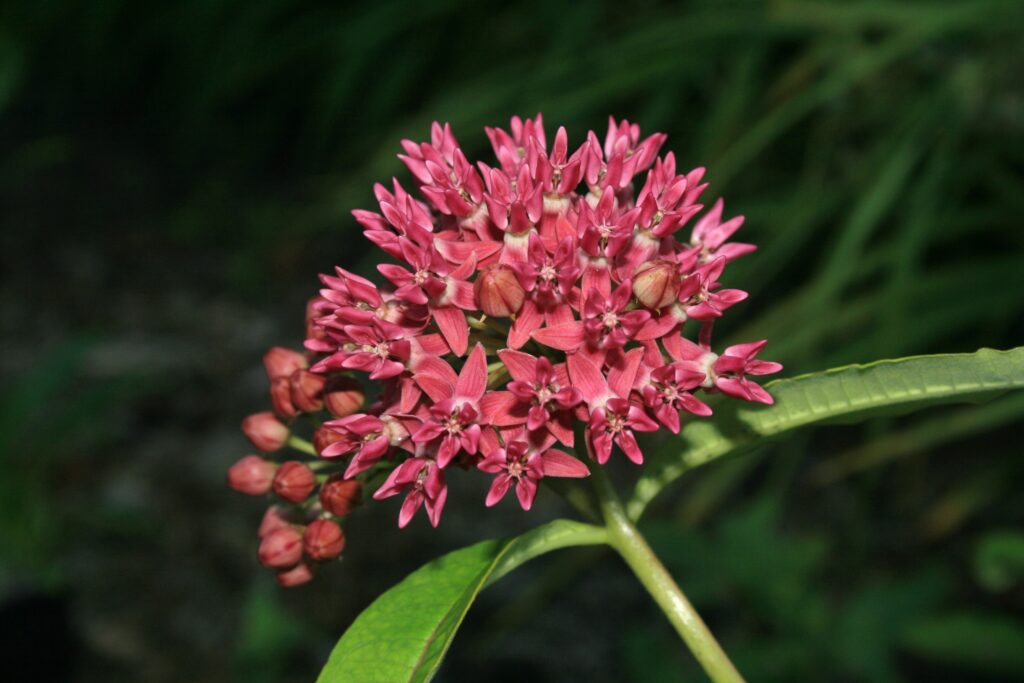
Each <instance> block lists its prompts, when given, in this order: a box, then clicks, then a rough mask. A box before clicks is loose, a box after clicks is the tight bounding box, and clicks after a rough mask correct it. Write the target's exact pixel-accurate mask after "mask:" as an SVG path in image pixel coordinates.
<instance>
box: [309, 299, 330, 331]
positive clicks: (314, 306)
mask: <svg viewBox="0 0 1024 683" xmlns="http://www.w3.org/2000/svg"><path fill="white" fill-rule="evenodd" d="M322 303H326V299H324V298H323V297H322V296H315V297H313V298H312V299H310V300H309V301H307V302H306V338H307V339H324V338H325V337H326V336H327V335H325V334H324V328H323V327H321V326H320V325H317V324H316V322H315V321H316V319H317V318H322V317H323V313H322V312H321V311H320V309H319V308H318V307H319V305H320V304H322Z"/></svg>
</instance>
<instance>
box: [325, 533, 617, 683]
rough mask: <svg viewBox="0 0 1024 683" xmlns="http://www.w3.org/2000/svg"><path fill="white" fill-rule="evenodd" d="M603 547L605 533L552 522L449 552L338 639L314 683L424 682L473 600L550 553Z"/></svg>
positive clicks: (371, 608)
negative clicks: (529, 563)
mask: <svg viewBox="0 0 1024 683" xmlns="http://www.w3.org/2000/svg"><path fill="white" fill-rule="evenodd" d="M604 542H605V530H604V529H603V528H601V527H596V526H592V525H590V524H582V523H579V522H573V521H570V520H555V521H553V522H550V523H548V524H545V525H543V526H540V527H537V528H536V529H533V530H532V531H528V532H527V533H525V534H523V535H521V536H516V537H515V538H511V539H504V540H491V541H484V542H482V543H477V544H476V545H472V546H469V547H467V548H462V549H460V550H456V551H454V552H451V553H448V554H447V555H444V556H442V557H439V558H438V559H436V560H434V561H432V562H430V563H428V564H426V565H424V566H422V567H420V568H419V569H417V570H416V571H414V572H413V573H412V574H410V575H409V576H407V577H406V578H405V580H404V581H402V582H401V583H400V584H398V585H397V586H395V587H393V588H391V589H390V590H388V591H387V592H386V593H384V594H383V595H381V596H380V597H379V598H377V599H376V600H375V601H374V602H373V604H372V605H370V606H369V607H368V608H366V609H365V610H364V611H363V612H362V614H360V615H359V616H358V617H357V618H356V620H355V621H354V622H353V623H352V625H351V626H350V627H349V628H348V630H347V631H345V633H344V635H342V637H341V640H339V641H338V644H337V645H336V646H335V647H334V651H333V652H332V653H331V657H330V659H329V660H328V662H327V665H326V666H325V667H324V669H323V671H322V672H321V673H320V677H319V678H318V679H317V681H318V683H334V682H336V681H363V682H364V683H399V682H400V681H409V682H412V681H429V680H430V679H431V678H432V677H433V676H434V674H435V673H436V672H437V669H438V667H440V666H441V660H442V659H443V658H444V655H445V652H447V650H448V647H449V646H450V645H451V642H452V639H453V638H455V632H456V631H457V630H458V628H459V625H460V624H461V623H462V620H463V619H464V618H465V616H466V612H467V611H469V608H470V606H471V605H472V604H473V600H475V599H476V596H477V594H478V593H479V592H480V591H481V590H482V589H483V588H485V587H486V586H488V585H490V584H491V583H493V582H494V581H497V580H498V579H499V578H501V577H502V576H504V575H505V574H507V573H508V572H510V571H512V570H513V569H515V568H516V567H518V566H519V565H521V564H523V563H524V562H527V561H528V560H530V559H532V558H534V557H536V556H538V555H541V554H543V553H546V552H548V551H550V550H555V549H558V548H565V547H569V546H575V545H597V544H600V543H604Z"/></svg>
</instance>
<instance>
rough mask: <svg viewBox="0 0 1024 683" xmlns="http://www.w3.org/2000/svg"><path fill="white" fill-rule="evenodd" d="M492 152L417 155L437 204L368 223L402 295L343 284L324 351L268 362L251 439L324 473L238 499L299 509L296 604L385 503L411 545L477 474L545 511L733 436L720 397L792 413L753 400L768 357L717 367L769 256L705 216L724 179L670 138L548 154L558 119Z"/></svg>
mask: <svg viewBox="0 0 1024 683" xmlns="http://www.w3.org/2000/svg"><path fill="white" fill-rule="evenodd" d="M486 133H487V136H488V138H489V139H490V142H491V145H492V147H493V149H494V154H495V157H496V159H497V161H496V163H485V162H477V163H476V164H473V163H471V162H470V161H469V160H468V159H467V158H466V156H465V155H464V154H463V152H462V149H461V148H460V146H459V144H458V142H457V141H456V139H455V136H454V135H453V133H452V131H451V128H450V127H449V126H448V125H444V126H442V125H440V124H437V123H435V124H434V126H433V128H432V130H431V139H430V141H429V142H421V143H417V142H412V141H410V140H404V141H403V142H402V147H403V152H404V153H402V154H400V155H399V158H400V159H401V160H402V161H403V162H404V163H405V165H406V166H407V167H408V169H409V171H410V172H411V173H412V176H413V177H414V179H415V184H416V186H417V188H418V190H419V193H418V195H414V194H412V193H410V192H409V191H407V190H406V188H405V187H404V186H403V185H402V184H400V183H399V181H398V180H393V181H392V184H391V185H390V186H385V185H382V184H378V185H376V186H375V187H374V194H375V196H376V199H377V203H378V207H379V209H378V210H377V211H366V210H357V211H354V212H353V213H354V216H355V219H356V221H357V222H358V223H359V224H360V225H361V226H362V228H363V231H364V234H365V236H366V237H367V238H368V239H369V240H370V241H371V242H373V243H374V244H375V245H377V246H378V247H379V248H380V249H381V250H382V251H383V252H384V253H385V254H386V255H387V257H388V259H387V262H385V263H381V264H380V265H378V266H377V270H378V272H379V273H380V275H381V276H382V280H381V283H380V284H375V283H374V282H372V281H371V280H369V279H366V278H364V277H361V276H359V275H356V274H354V273H351V272H349V271H347V270H344V269H343V268H340V267H338V268H336V269H335V272H334V273H333V274H330V275H322V276H321V281H322V283H323V288H322V289H321V290H320V293H319V296H317V297H315V298H314V299H313V300H311V302H310V303H309V305H308V307H307V316H306V318H307V320H306V323H307V338H306V341H305V351H304V352H298V351H291V350H287V349H283V348H275V349H272V350H271V351H270V352H268V354H267V356H266V357H265V365H266V367H267V374H268V377H269V379H270V396H271V402H272V404H273V411H272V412H266V413H257V414H255V415H252V416H250V417H249V418H247V419H246V421H245V422H244V423H243V430H244V432H245V433H246V435H247V436H248V437H249V439H250V440H251V441H252V443H253V445H254V446H255V447H256V448H257V449H259V450H261V451H264V452H273V451H276V450H278V449H280V448H282V447H284V446H285V445H289V444H290V445H292V446H296V447H298V448H299V449H300V450H302V449H305V450H306V451H307V454H308V455H309V456H310V457H309V460H310V461H301V460H286V461H285V462H283V463H280V464H277V463H276V462H273V461H271V460H270V459H269V458H267V457H265V456H255V455H250V456H247V457H245V458H243V459H242V460H240V461H239V462H238V463H236V464H235V465H234V466H233V467H232V469H231V472H230V473H229V482H230V484H231V486H232V487H233V488H235V489H236V490H239V491H242V492H244V493H249V494H253V495H264V494H266V493H268V492H270V491H272V492H273V493H274V495H276V496H277V498H279V499H280V501H279V503H278V504H277V505H275V506H274V507H272V508H271V509H270V510H269V511H268V513H267V517H266V518H265V519H264V524H263V528H261V530H260V536H261V539H262V540H261V543H260V559H261V561H262V562H263V564H264V565H266V566H268V567H271V568H273V569H275V570H276V571H278V572H279V574H278V576H279V579H280V581H281V582H282V583H283V584H285V585H294V584H296V583H301V582H303V581H305V580H308V578H309V576H311V570H312V568H314V567H315V566H316V563H318V562H323V561H325V560H329V559H332V558H334V557H337V555H338V554H339V553H340V552H341V549H342V547H343V546H344V535H343V534H342V532H341V526H340V522H343V521H344V518H345V517H346V516H347V515H348V514H349V513H350V512H351V509H352V508H353V506H354V505H355V504H356V503H357V502H358V501H359V499H360V495H361V492H362V490H363V489H364V488H367V490H368V491H370V492H371V493H372V498H373V499H378V500H379V499H385V498H391V497H396V496H402V497H403V502H402V504H401V507H400V511H399V515H398V525H399V526H400V527H404V526H406V525H407V524H408V523H409V521H410V520H411V519H412V518H413V516H414V515H415V514H416V512H417V511H418V510H420V509H421V508H423V509H424V510H425V512H426V516H427V519H428V520H429V522H430V524H432V525H434V526H437V524H438V522H439V521H440V519H441V514H442V511H443V509H444V505H445V501H446V499H447V494H448V486H447V478H448V476H450V475H451V474H453V473H455V472H458V471H468V470H477V471H479V472H482V473H484V474H485V475H488V476H490V477H492V483H491V486H490V489H489V491H488V493H487V495H486V498H485V500H484V502H485V504H486V505H487V506H492V505H495V504H496V503H498V502H499V501H500V500H501V499H502V498H504V497H505V496H506V494H508V492H509V491H513V492H514V496H515V498H516V499H517V500H518V503H519V505H520V506H521V507H522V508H523V509H524V510H528V509H529V508H530V506H531V505H532V504H533V501H534V498H535V496H536V494H537V490H538V485H539V483H540V482H541V481H542V480H543V479H545V478H547V477H584V476H587V474H588V473H589V470H588V467H587V465H586V464H584V460H585V459H588V458H589V459H590V460H592V461H595V462H596V463H598V464H600V465H603V464H604V463H606V462H607V461H608V460H609V458H611V457H612V455H613V452H615V451H616V449H617V450H618V451H620V452H621V453H622V455H623V456H624V457H626V458H628V459H629V460H630V461H632V462H634V463H636V464H638V465H639V464H641V463H642V462H643V457H644V456H643V453H642V451H641V448H640V446H639V444H638V442H637V438H636V434H637V433H639V432H653V431H657V430H659V429H662V428H664V429H667V430H669V431H671V432H673V433H678V432H679V430H680V427H681V421H682V418H681V416H686V417H687V419H689V418H691V417H706V416H709V415H711V408H710V407H709V406H708V405H707V404H706V403H705V402H704V401H702V400H701V398H699V396H700V395H702V394H709V393H716V392H717V393H721V394H725V395H728V396H731V397H735V398H738V399H742V400H745V401H757V402H761V403H771V402H772V398H771V396H770V395H769V394H768V393H767V392H766V391H765V390H764V389H763V388H762V387H761V386H759V385H758V384H757V383H755V382H754V380H753V378H754V377H756V376H758V375H765V374H770V373H774V372H777V371H779V370H780V369H781V367H782V366H781V365H779V364H778V363H773V362H769V361H764V360H760V359H758V357H757V356H758V354H759V353H760V351H761V350H762V349H763V348H764V346H765V343H766V342H765V341H763V340H762V341H758V342H753V343H747V344H738V345H735V346H730V347H728V348H725V349H724V350H721V351H720V352H715V351H713V350H712V345H711V332H712V325H713V323H714V321H715V320H716V319H718V318H719V317H721V316H722V315H723V314H724V313H725V312H726V311H727V310H728V309H729V308H730V307H732V306H733V305H735V304H736V303H738V302H740V301H742V300H743V299H745V298H746V297H747V294H746V292H743V291H740V290H738V289H728V288H724V287H723V286H722V284H721V282H720V280H721V278H722V276H723V272H724V269H725V267H726V266H727V265H728V264H729V263H730V262H732V261H733V260H735V259H737V258H740V257H741V256H744V255H745V254H748V253H750V252H751V251H753V250H754V249H755V247H754V246H753V245H751V244H745V243H741V242H730V241H729V240H730V239H731V238H732V236H733V234H734V233H735V232H736V231H737V230H738V229H739V228H740V226H741V225H742V223H743V217H742V216H739V217H735V218H731V219H723V204H722V201H721V199H719V200H717V201H715V202H714V203H713V204H712V205H711V206H710V208H709V209H707V210H706V211H705V206H704V204H702V203H701V197H702V195H703V194H704V192H705V190H706V188H707V183H705V182H704V169H703V168H696V169H693V170H691V171H688V172H685V173H681V172H679V171H677V168H676V159H675V156H674V155H673V154H672V153H671V152H669V153H667V154H665V155H664V156H659V150H660V148H661V146H662V144H663V143H664V141H665V138H666V136H665V135H663V134H660V133H656V134H654V135H650V136H648V137H643V136H641V134H640V129H639V127H638V126H637V125H635V124H630V123H629V122H626V121H622V122H616V121H615V120H614V119H612V120H610V122H609V126H608V132H607V134H606V135H605V138H604V141H603V143H602V141H601V140H599V138H598V136H597V135H596V134H595V133H594V132H592V131H591V132H589V133H588V134H587V136H586V139H585V141H584V142H583V144H582V145H580V146H579V147H578V148H576V149H575V150H574V151H570V149H569V145H568V136H567V134H566V131H565V129H564V128H559V129H558V131H557V132H556V133H555V136H554V139H553V140H552V142H551V145H550V146H549V145H548V141H547V136H546V134H545V131H544V126H543V122H542V119H541V116H540V115H538V116H537V117H536V118H535V119H527V120H525V121H524V120H521V119H519V118H518V117H516V118H513V119H512V121H511V126H510V129H509V130H507V131H506V130H502V129H500V128H487V129H486ZM637 188H639V189H637ZM702 212H703V214H702ZM691 224H692V225H691ZM691 329H692V331H693V332H694V334H692V335H691V336H693V337H695V338H696V341H693V340H691V339H690V338H689V337H687V336H684V331H687V332H688V331H689V330H691ZM364 391H365V394H368V395H371V396H373V400H372V402H371V403H370V404H369V405H364V403H365V400H364ZM300 414H301V415H304V416H309V417H311V418H312V421H313V424H314V425H315V427H314V428H313V436H312V445H310V444H309V442H307V441H304V440H302V439H300V438H298V437H297V436H296V435H295V434H294V433H293V432H294V431H295V429H296V428H297V426H298V425H299V424H303V423H304V422H305V420H302V421H300V420H297V418H298V416H299V415H300ZM577 431H579V432H581V433H582V434H583V437H584V438H583V441H584V442H585V443H582V444H579V443H576V438H575V434H576V433H577ZM584 453H585V455H582V454H584ZM577 454H580V455H577Z"/></svg>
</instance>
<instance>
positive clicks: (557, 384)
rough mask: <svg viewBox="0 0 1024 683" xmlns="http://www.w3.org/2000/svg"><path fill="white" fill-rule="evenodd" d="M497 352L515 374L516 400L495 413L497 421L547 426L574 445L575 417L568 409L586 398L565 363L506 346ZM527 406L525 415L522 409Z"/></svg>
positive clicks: (513, 391)
mask: <svg viewBox="0 0 1024 683" xmlns="http://www.w3.org/2000/svg"><path fill="white" fill-rule="evenodd" d="M498 355H499V356H500V357H501V360H502V362H503V363H504V364H505V367H506V368H507V369H508V371H509V374H510V375H511V376H512V381H511V382H509V383H508V387H507V388H508V391H509V393H510V394H512V396H514V397H515V399H516V402H515V403H514V404H513V405H512V406H511V408H508V407H506V408H505V410H504V412H503V413H502V414H501V415H495V418H494V419H495V422H496V423H498V424H504V425H508V424H523V423H525V424H526V428H527V429H529V430H531V431H534V430H538V429H547V430H548V431H550V432H551V434H552V435H553V436H555V438H557V439H558V440H559V441H561V442H562V443H564V444H565V445H566V446H572V444H573V435H572V419H571V415H570V414H569V412H568V410H569V409H570V408H574V407H575V406H576V405H577V404H579V403H580V401H582V400H583V397H582V395H581V394H580V392H579V390H578V389H576V388H574V387H573V386H571V384H570V383H569V374H568V373H567V372H566V370H565V365H564V364H559V365H558V366H557V367H556V366H553V365H551V361H549V360H548V359H547V358H545V357H543V356H541V357H540V358H535V357H534V356H531V355H530V354H528V353H523V352H521V351H513V350H511V349H505V350H504V351H500V352H499V353H498ZM523 409H525V416H524V415H523V412H524V410H523Z"/></svg>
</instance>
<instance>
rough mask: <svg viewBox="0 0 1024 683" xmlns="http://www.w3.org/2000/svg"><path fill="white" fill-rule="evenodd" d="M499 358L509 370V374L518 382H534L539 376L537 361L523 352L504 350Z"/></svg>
mask: <svg viewBox="0 0 1024 683" xmlns="http://www.w3.org/2000/svg"><path fill="white" fill-rule="evenodd" d="M498 357H499V358H501V362H502V363H504V364H505V367H506V368H508V374H510V375H511V376H512V379H514V380H516V381H518V382H532V381H533V380H534V377H535V375H536V374H537V359H536V358H534V357H533V356H531V355H530V354H528V353H523V352H522V351H513V350H512V349H502V350H501V351H498Z"/></svg>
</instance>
